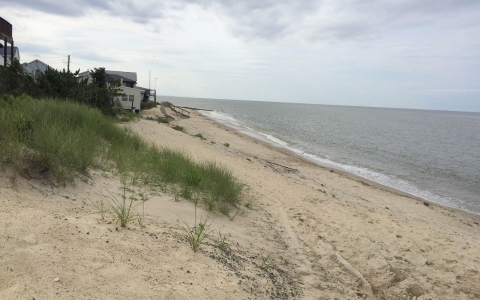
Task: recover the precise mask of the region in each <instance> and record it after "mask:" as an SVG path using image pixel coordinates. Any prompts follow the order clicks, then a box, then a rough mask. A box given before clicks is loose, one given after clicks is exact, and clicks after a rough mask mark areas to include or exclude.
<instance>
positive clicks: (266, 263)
mask: <svg viewBox="0 0 480 300" xmlns="http://www.w3.org/2000/svg"><path fill="white" fill-rule="evenodd" d="M271 255H272V253H271V252H269V253H268V255H267V256H264V255H263V253H260V259H261V262H260V263H261V264H260V267H259V268H260V269H262V270H263V271H265V272H267V273H269V272H270V270H271V269H272V268H273V266H272V264H271V263H270V256H271Z"/></svg>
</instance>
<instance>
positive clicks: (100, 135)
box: [0, 96, 243, 214]
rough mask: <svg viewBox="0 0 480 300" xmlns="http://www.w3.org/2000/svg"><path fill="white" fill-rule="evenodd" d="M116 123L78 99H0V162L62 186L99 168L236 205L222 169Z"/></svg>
mask: <svg viewBox="0 0 480 300" xmlns="http://www.w3.org/2000/svg"><path fill="white" fill-rule="evenodd" d="M117 123H118V120H116V119H115V118H110V117H106V116H104V115H102V113H101V112H100V111H99V110H97V109H94V108H89V107H87V106H83V105H81V104H78V103H73V102H68V101H57V100H54V99H43V100H36V99H32V98H30V97H27V96H22V97H16V98H14V97H3V98H0V128H1V129H2V130H0V165H3V166H10V167H11V169H13V170H14V173H15V174H16V175H15V176H17V175H18V174H21V175H23V176H25V177H28V178H30V177H36V178H48V179H50V180H54V181H56V182H58V183H60V184H66V183H68V182H72V181H73V180H74V179H75V178H77V177H79V176H88V172H89V170H90V169H103V170H105V171H112V172H114V173H117V174H118V175H120V176H121V177H122V178H125V180H126V181H128V184H131V185H150V186H155V187H162V189H164V188H165V186H166V185H171V186H177V187H178V188H177V191H178V195H180V196H183V197H184V198H186V199H189V200H192V199H193V198H198V197H208V198H209V199H213V200H212V201H214V202H215V205H211V206H210V207H218V208H221V207H227V208H228V207H229V206H234V207H235V206H238V205H239V204H240V202H241V196H242V189H243V185H242V184H241V183H240V182H239V181H238V180H237V179H236V178H235V177H234V176H233V175H232V173H231V172H230V171H229V170H227V169H226V168H224V167H222V166H219V165H216V164H215V163H211V162H201V163H198V162H195V161H193V160H192V159H191V158H190V157H189V156H187V155H185V154H184V153H182V152H181V151H178V150H172V149H168V148H160V149H159V148H158V147H157V146H155V145H153V144H149V143H147V142H145V141H144V140H143V139H141V138H140V137H139V136H138V135H137V134H135V133H133V132H132V131H131V130H129V129H127V128H125V127H120V126H118V125H117ZM178 195H176V197H177V196H178ZM122 203H123V202H122ZM120 213H122V214H123V212H120Z"/></svg>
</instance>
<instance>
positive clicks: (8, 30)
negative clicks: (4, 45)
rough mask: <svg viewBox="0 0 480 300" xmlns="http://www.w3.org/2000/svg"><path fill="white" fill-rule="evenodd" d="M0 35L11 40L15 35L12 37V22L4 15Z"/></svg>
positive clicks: (0, 21)
mask: <svg viewBox="0 0 480 300" xmlns="http://www.w3.org/2000/svg"><path fill="white" fill-rule="evenodd" d="M0 37H1V38H2V39H3V38H5V37H6V38H7V39H8V41H9V42H10V41H11V40H12V39H13V37H12V24H10V23H8V22H7V21H6V20H5V19H3V18H2V17H0Z"/></svg>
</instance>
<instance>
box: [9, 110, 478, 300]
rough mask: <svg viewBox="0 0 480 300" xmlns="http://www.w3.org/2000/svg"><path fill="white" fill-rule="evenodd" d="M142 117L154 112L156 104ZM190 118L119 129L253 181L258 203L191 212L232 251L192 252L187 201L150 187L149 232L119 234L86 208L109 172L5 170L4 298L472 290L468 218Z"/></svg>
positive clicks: (351, 295)
mask: <svg viewBox="0 0 480 300" xmlns="http://www.w3.org/2000/svg"><path fill="white" fill-rule="evenodd" d="M170 113H171V114H172V116H174V117H175V115H174V114H173V113H172V112H170ZM142 114H143V115H149V114H151V115H153V114H155V115H161V113H160V111H159V110H158V108H157V109H152V110H150V111H147V112H142ZM190 115H191V118H188V119H180V118H177V120H175V121H174V122H172V123H171V124H158V123H157V122H154V121H149V120H140V121H138V122H134V123H131V124H127V125H125V126H127V127H130V128H131V129H132V130H133V131H135V132H137V133H139V134H140V135H142V136H143V137H144V138H145V139H146V140H148V141H150V142H152V143H154V144H156V145H158V146H159V147H169V148H175V149H180V150H182V151H184V152H185V153H188V154H189V155H190V156H192V158H194V159H195V160H199V161H202V160H210V161H216V162H217V163H219V164H222V165H225V166H227V167H228V168H229V169H230V170H232V171H233V173H234V174H235V175H236V176H237V177H238V178H239V179H240V180H241V181H243V182H244V183H245V184H246V185H247V186H248V187H249V192H248V194H247V196H246V197H250V199H255V200H256V202H255V205H254V208H255V209H254V210H246V211H245V212H246V213H244V214H239V215H236V216H235V218H234V219H233V221H232V220H230V218H229V217H226V216H224V215H221V214H219V213H209V212H207V211H205V210H203V209H201V208H199V209H198V211H197V214H198V216H200V215H203V216H210V218H211V220H213V223H212V227H211V228H212V229H215V230H220V231H221V232H222V233H223V234H226V236H227V242H228V243H229V246H230V247H229V250H228V251H222V250H220V249H217V248H215V247H213V246H212V245H203V246H202V247H201V248H200V250H199V251H198V252H196V253H195V252H193V251H192V250H191V249H190V248H189V245H188V244H187V242H186V241H185V238H184V233H183V232H182V231H181V230H179V229H178V228H179V226H181V225H182V224H183V223H182V219H185V220H186V221H187V222H188V223H190V224H193V220H194V206H193V204H192V203H190V202H187V201H180V202H175V201H173V196H172V195H170V194H169V193H165V192H163V191H160V190H149V191H148V192H149V193H150V194H151V195H152V199H150V200H149V201H148V202H147V203H146V207H145V210H146V213H147V215H148V218H147V220H146V228H145V229H143V230H142V229H140V228H139V226H138V225H137V224H132V225H131V226H130V229H120V228H118V225H116V224H115V223H114V222H111V218H110V219H109V218H107V221H102V220H101V217H100V215H99V214H96V213H95V208H94V206H93V204H92V201H94V202H95V201H98V199H99V196H98V193H99V192H100V190H101V189H102V190H105V189H108V190H109V191H113V192H119V187H120V183H119V180H118V178H115V177H114V176H109V177H110V178H105V177H104V175H105V174H101V173H100V172H95V173H94V174H92V178H91V179H90V180H88V181H87V182H82V181H80V180H79V181H78V182H76V184H75V185H74V186H68V187H54V186H52V185H51V184H48V183H45V182H41V181H38V180H37V181H26V180H25V179H21V178H19V179H18V180H17V182H16V183H15V184H12V183H11V181H10V180H9V178H8V174H7V173H8V172H7V173H6V174H4V176H3V177H2V178H1V179H0V187H1V188H0V229H1V230H0V245H1V248H0V268H1V270H2V272H0V298H2V299H32V298H35V299H52V298H57V299H64V298H75V299H89V298H92V299H132V298H139V299H190V298H194V297H195V298H198V299H269V298H272V299H277V298H280V299H362V298H366V299H415V298H416V299H477V298H480V284H478V283H479V282H480V274H479V271H480V270H479V268H480V251H479V250H480V241H479V237H480V225H479V223H480V218H479V217H478V216H474V215H470V214H467V213H463V212H460V211H457V210H453V209H449V208H444V207H440V206H438V205H434V204H428V203H425V204H424V202H423V201H421V200H418V199H413V198H409V197H405V196H402V195H398V194H396V193H393V192H392V191H389V190H386V189H383V188H380V187H378V186H372V185H371V184H369V183H368V182H366V181H365V182H362V181H360V180H355V178H352V177H351V176H348V175H345V174H339V173H337V172H331V171H330V170H327V169H323V168H321V167H318V166H315V165H313V164H311V163H309V162H306V161H304V160H302V159H300V158H298V157H295V156H292V155H290V154H288V153H286V152H284V151H281V150H279V149H277V148H275V147H272V146H268V145H265V144H263V143H261V142H258V141H255V140H252V139H250V138H248V137H245V136H243V135H241V134H238V133H236V132H234V131H232V130H230V129H228V128H225V127H224V126H221V125H218V124H216V123H214V122H212V121H211V120H208V119H206V118H204V117H202V116H199V115H198V114H197V113H196V112H194V111H193V112H191V113H190ZM173 124H178V125H180V126H183V127H184V128H185V132H179V131H175V130H173V129H171V128H170V126H172V125H173ZM198 133H201V134H202V135H203V136H204V137H205V138H206V140H201V139H199V138H195V137H194V135H196V134H198ZM225 143H228V144H229V145H230V146H229V147H226V146H225V145H224V144H225ZM427 205H428V206H427ZM233 215H234V212H233V213H232V214H231V216H233ZM117 229H118V230H117ZM209 243H212V244H213V243H214V235H212V239H211V240H210V241H209ZM267 257H268V259H266V258H267ZM56 278H58V281H55V279H56Z"/></svg>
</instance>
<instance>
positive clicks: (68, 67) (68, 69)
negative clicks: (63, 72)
mask: <svg viewBox="0 0 480 300" xmlns="http://www.w3.org/2000/svg"><path fill="white" fill-rule="evenodd" d="M67 72H70V54H69V55H68V64H67Z"/></svg>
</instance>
